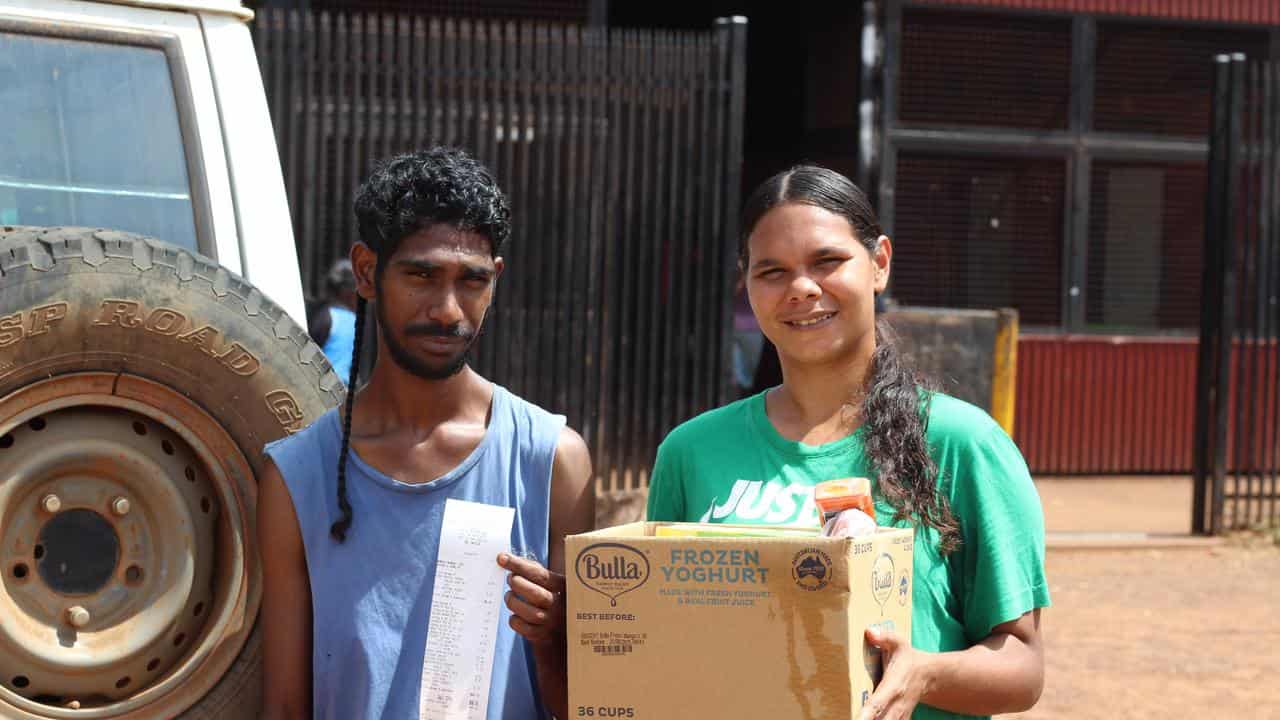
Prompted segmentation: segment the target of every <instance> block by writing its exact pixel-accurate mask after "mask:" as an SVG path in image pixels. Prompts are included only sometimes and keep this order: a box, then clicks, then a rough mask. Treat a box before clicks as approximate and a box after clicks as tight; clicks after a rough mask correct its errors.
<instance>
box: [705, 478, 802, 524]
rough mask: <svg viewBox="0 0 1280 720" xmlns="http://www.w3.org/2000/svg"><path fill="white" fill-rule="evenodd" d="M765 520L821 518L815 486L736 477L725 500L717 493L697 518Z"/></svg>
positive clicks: (784, 521) (799, 521)
mask: <svg viewBox="0 0 1280 720" xmlns="http://www.w3.org/2000/svg"><path fill="white" fill-rule="evenodd" d="M719 521H723V522H730V523H732V522H744V523H748V524H751V523H756V522H763V523H766V524H769V525H791V524H806V525H808V524H812V523H815V522H817V521H818V509H817V506H816V505H814V504H813V487H812V486H810V485H801V484H799V483H791V484H789V485H783V484H782V483H780V482H773V481H765V480H736V481H734V483H733V487H732V488H730V490H729V496H728V499H726V500H725V501H724V502H723V503H722V502H720V499H719V498H718V497H717V498H716V499H715V500H713V501H712V502H711V506H710V507H708V508H707V511H706V512H705V513H703V514H702V517H701V518H700V519H699V520H698V522H704V523H705V522H719Z"/></svg>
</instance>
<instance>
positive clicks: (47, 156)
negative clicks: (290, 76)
mask: <svg viewBox="0 0 1280 720" xmlns="http://www.w3.org/2000/svg"><path fill="white" fill-rule="evenodd" d="M250 18H251V14H250V12H249V11H247V10H245V9H244V8H242V7H241V6H240V5H239V4H238V3H235V2H229V1H227V0H121V1H119V2H111V3H107V2H79V1H76V0H0V548H3V550H2V551H0V562H2V563H3V565H2V566H0V717H3V718H23V719H29V718H148V719H152V718H157V719H158V718H165V719H167V718H175V717H199V718H237V719H238V718H248V717H253V716H255V715H256V712H257V704H258V701H259V697H260V677H259V676H260V665H261V660H260V655H259V652H260V650H259V648H260V641H259V631H258V630H256V628H255V621H256V618H257V614H258V605H259V597H260V594H261V569H260V563H259V561H258V555H257V553H258V548H256V547H255V543H254V540H253V538H254V532H253V530H254V507H255V497H256V483H255V480H254V478H255V476H256V473H257V471H258V470H259V469H260V468H261V463H262V462H263V454H262V446H263V444H264V443H266V442H268V441H270V440H272V439H275V438H278V437H281V436H283V435H284V434H285V433H288V432H293V431H296V430H298V429H300V428H301V427H303V426H305V424H306V423H308V422H310V421H311V420H312V419H314V418H315V417H316V416H318V415H319V414H320V413H322V412H323V411H324V410H325V409H327V408H328V407H331V406H332V405H334V404H335V403H337V402H338V401H339V400H340V399H341V397H342V393H343V392H344V388H343V386H342V383H341V381H340V380H339V379H338V378H337V377H336V376H335V375H334V374H333V372H332V371H331V370H330V368H329V364H328V362H327V361H326V360H325V359H324V356H323V354H322V353H321V352H320V351H319V349H318V348H317V347H316V346H315V345H314V343H312V342H310V339H309V338H308V336H307V334H306V331H305V330H304V329H303V327H302V325H301V323H300V322H295V320H294V318H296V319H297V320H298V321H302V320H304V318H305V315H304V310H303V300H302V288H301V281H300V278H299V274H298V262H297V256H296V251H295V248H294V243H293V237H292V231H291V227H290V223H289V215H288V208H287V205H286V200H285V193H284V184H283V181H282V179H281V173H280V167H279V161H278V155H277V152H276V147H275V140H274V136H273V135H272V132H271V121H270V117H269V116H268V111H267V104H266V101H265V97H264V93H263V87H262V81H261V78H260V76H259V73H258V67H257V62H256V57H255V55H254V51H253V46H252V41H251V38H250V34H249V31H248V28H247V27H246V24H245V23H246V21H247V20H249V19H250ZM250 283H252V284H250ZM290 316H292V317H290Z"/></svg>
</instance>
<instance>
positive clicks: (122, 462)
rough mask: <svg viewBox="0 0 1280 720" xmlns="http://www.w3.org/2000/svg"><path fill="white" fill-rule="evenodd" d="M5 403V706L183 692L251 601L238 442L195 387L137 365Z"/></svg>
mask: <svg viewBox="0 0 1280 720" xmlns="http://www.w3.org/2000/svg"><path fill="white" fill-rule="evenodd" d="M0 417H4V418H8V419H7V420H6V421H5V422H3V423H2V424H0V478H2V480H0V528H3V529H2V530H0V543H2V544H0V547H3V548H5V553H4V557H5V563H6V564H5V566H4V567H3V568H0V572H3V580H2V581H0V710H3V709H4V707H5V705H8V706H9V707H10V708H12V709H13V710H16V711H18V712H20V713H24V714H25V715H26V716H28V717H36V718H45V717H48V718H59V717H77V718H117V717H130V716H133V715H135V714H139V715H142V714H145V715H146V716H148V717H155V716H158V715H162V716H165V717H172V716H174V715H176V714H177V713H179V712H181V710H183V709H185V708H186V707H189V706H190V705H191V704H192V703H194V702H195V701H196V700H198V699H199V698H200V697H201V696H203V695H204V694H205V693H206V692H207V691H208V690H209V689H210V688H211V687H212V686H213V685H214V684H216V682H217V680H218V679H219V678H220V677H221V675H222V674H223V673H224V672H225V670H226V668H227V667H228V666H229V665H230V663H231V661H233V660H234V658H235V656H236V655H237V654H238V653H239V650H240V648H241V646H242V645H243V642H244V639H245V637H246V636H247V633H248V627H247V623H246V619H249V620H251V619H252V618H253V617H254V615H255V614H256V610H257V601H258V586H259V583H258V581H257V580H258V570H257V567H256V563H253V562H252V555H251V553H249V552H247V547H246V545H245V542H244V538H245V537H246V532H247V530H248V529H249V528H250V527H251V523H250V519H251V514H250V512H249V511H248V510H249V503H248V502H246V499H248V500H251V499H252V498H251V497H247V496H249V491H250V489H251V487H252V484H251V483H249V482H248V480H249V478H251V477H252V471H251V468H250V467H249V465H248V463H247V461H245V459H244V456H243V454H242V453H240V452H239V450H238V448H236V446H235V443H234V441H232V440H231V438H230V437H229V436H228V435H227V433H226V432H225V431H224V430H223V429H222V428H221V426H220V425H218V423H216V422H215V421H214V420H213V419H212V418H211V417H209V416H208V415H207V414H206V413H204V412H203V411H202V410H201V409H200V408H199V407H197V406H195V405H194V403H192V402H191V401H190V400H188V399H187V398H185V397H183V396H181V395H178V394H177V393H174V392H173V391H171V390H169V389H168V388H166V387H164V386H162V385H158V384H156V383H153V382H151V381H148V380H145V379H143V378H138V377H135V376H128V375H115V374H105V373H86V374H77V375H69V376H62V377H56V378H52V379H49V380H46V381H43V382H41V383H37V384H34V385H31V386H28V387H26V388H23V389H22V390H19V391H17V392H15V393H13V394H11V395H9V396H8V397H5V398H3V399H0ZM249 624H251V623H249ZM144 708H145V712H144ZM0 714H6V713H2V712H0Z"/></svg>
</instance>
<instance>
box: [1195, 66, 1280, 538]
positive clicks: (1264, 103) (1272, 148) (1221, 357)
mask: <svg viewBox="0 0 1280 720" xmlns="http://www.w3.org/2000/svg"><path fill="white" fill-rule="evenodd" d="M1214 65H1215V68H1214V88H1213V124H1212V128H1211V136H1210V146H1209V182H1208V188H1207V194H1206V207H1205V244H1204V267H1203V271H1204V274H1203V283H1202V298H1203V301H1202V305H1201V326H1200V347H1199V354H1200V355H1199V365H1198V378H1197V385H1196V426H1195V445H1194V458H1193V467H1194V476H1195V484H1194V487H1195V497H1194V501H1193V508H1192V520H1191V522H1192V530H1193V532H1197V533H1211V534H1216V533H1219V532H1221V531H1223V530H1229V529H1233V528H1241V527H1248V526H1253V525H1261V524H1274V523H1276V522H1277V521H1280V487H1278V486H1277V473H1278V472H1280V397H1278V396H1280V357H1277V352H1276V346H1277V340H1278V339H1280V306H1278V303H1277V295H1278V294H1280V65H1277V64H1275V63H1272V62H1256V61H1247V60H1246V59H1245V58H1244V56H1243V55H1239V54H1237V55H1221V56H1218V57H1216V58H1215V59H1214Z"/></svg>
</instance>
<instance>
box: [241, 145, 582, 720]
mask: <svg viewBox="0 0 1280 720" xmlns="http://www.w3.org/2000/svg"><path fill="white" fill-rule="evenodd" d="M355 212H356V216H357V219H358V221H359V223H358V224H359V232H360V242H358V243H357V244H356V245H355V247H354V248H353V249H352V251H351V262H352V267H353V269H354V271H355V275H356V286H357V292H358V294H359V300H358V304H357V308H356V317H357V326H356V330H355V337H356V341H355V347H354V351H353V353H352V367H351V372H350V376H349V377H350V379H349V381H348V384H349V385H351V384H354V382H355V378H356V377H357V376H358V374H359V371H360V368H359V357H360V353H361V348H360V338H361V337H362V334H363V333H362V331H363V319H364V317H365V309H366V306H367V305H368V304H370V303H371V304H372V305H373V308H374V311H375V312H376V313H377V319H378V328H377V330H378V332H377V342H378V355H377V357H378V360H377V361H376V362H375V364H374V366H373V370H372V372H371V373H370V374H369V380H368V382H367V383H366V384H365V385H364V386H363V387H362V388H360V390H359V392H356V391H354V390H352V391H351V392H349V393H348V396H347V401H346V405H345V407H344V408H342V409H341V410H342V411H341V412H339V410H338V409H335V410H331V411H329V412H328V413H326V414H325V415H323V416H321V417H320V418H318V419H316V421H315V422H313V423H312V424H311V425H310V426H309V427H307V428H306V429H305V430H303V431H301V432H299V433H297V434H295V435H292V436H290V437H288V438H285V439H283V440H280V441H277V442H275V443H271V444H270V445H268V446H267V448H266V452H267V454H268V455H269V457H270V458H271V461H272V462H271V463H269V464H268V468H267V470H266V471H265V472H264V473H263V476H262V478H260V492H259V498H258V528H259V537H260V539H261V547H262V556H263V563H262V564H263V577H264V590H263V600H262V615H261V618H260V620H259V622H261V623H262V626H263V633H264V641H263V647H264V651H263V652H264V663H263V664H264V666H265V671H266V679H265V698H264V707H263V717H264V718H269V719H276V718H310V717H316V718H326V719H327V718H332V719H334V720H358V719H360V718H389V719H396V720H401V719H405V720H407V719H409V718H415V719H416V718H418V713H419V707H420V701H421V700H422V698H421V697H420V686H421V681H422V676H423V658H424V654H425V646H426V639H427V629H428V624H429V623H428V619H429V617H430V615H431V605H432V593H433V589H434V581H435V574H436V560H437V553H438V550H439V542H440V526H441V520H442V518H443V515H444V507H445V501H446V500H448V499H456V500H467V501H471V502H478V503H485V504H489V505H497V506H504V507H511V508H515V519H514V521H513V524H512V528H511V548H512V552H511V553H502V554H500V555H499V556H498V557H496V558H495V560H494V561H495V562H497V563H498V564H499V565H500V566H501V567H502V568H504V569H506V570H507V571H508V572H509V573H510V575H509V578H508V585H509V586H510V587H509V592H507V593H506V595H505V597H504V598H503V600H504V602H505V604H503V605H502V606H501V615H502V618H501V619H502V622H501V623H500V624H499V626H498V634H497V643H496V648H495V651H494V656H493V671H492V674H491V677H490V684H489V696H488V705H487V708H488V709H487V719H488V720H497V719H499V718H503V719H510V720H515V719H517V718H518V719H519V720H528V719H530V718H546V717H547V716H548V715H549V714H554V715H555V716H557V717H561V718H564V717H568V713H567V704H568V698H567V694H568V693H567V673H566V667H565V662H566V647H565V627H564V621H565V617H564V615H565V605H564V576H563V572H564V542H563V541H564V537H565V535H568V534H572V533H578V532H584V531H586V530H589V529H590V528H591V526H592V523H593V519H594V498H593V496H592V490H591V483H590V477H591V462H590V458H589V456H588V453H587V448H586V446H585V444H584V443H583V441H582V438H581V437H580V436H579V435H578V434H577V433H576V432H574V431H573V430H570V429H568V428H566V427H565V426H564V418H563V417H561V416H558V415H552V414H550V413H548V412H546V411H544V410H542V409H541V408H538V407H537V406H535V405H533V404H531V403H528V402H526V401H524V400H522V399H520V398H518V397H516V396H514V395H512V394H511V393H510V392H508V391H507V390H505V389H504V388H502V387H501V386H498V385H496V384H494V383H491V382H489V381H488V380H485V379H484V378H483V377H481V376H480V375H479V374H477V373H476V372H475V371H473V370H472V369H471V368H470V367H469V366H468V365H467V355H468V351H469V350H470V348H471V345H472V343H473V342H474V341H475V339H476V337H477V336H478V335H479V332H480V328H481V325H482V324H483V322H484V318H485V313H486V312H487V311H488V309H489V306H490V303H491V301H492V299H493V292H494V287H495V284H496V283H497V280H498V277H499V276H500V275H501V274H502V270H503V261H502V258H501V256H500V254H499V253H500V250H501V247H502V243H503V241H504V240H506V238H507V236H508V235H509V233H510V213H509V211H508V207H507V201H506V198H505V197H504V196H503V194H502V192H501V191H500V190H499V189H498V187H497V185H496V183H495V182H494V181H493V178H492V176H491V175H490V173H489V172H488V171H487V170H486V169H485V168H484V167H482V166H481V165H480V164H479V163H477V162H476V161H475V160H473V159H472V158H470V157H469V156H467V155H466V154H465V153H463V152H461V151H459V150H453V149H444V148H436V149H432V150H428V151H422V152H415V153H410V154H406V155H400V156H397V157H395V158H392V159H390V160H388V161H386V162H384V163H381V164H380V165H378V167H376V168H375V169H374V171H373V173H372V175H371V176H370V177H369V178H368V179H367V180H366V181H365V182H364V183H363V184H362V185H361V186H360V189H359V191H358V193H357V195H356V200H355Z"/></svg>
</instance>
